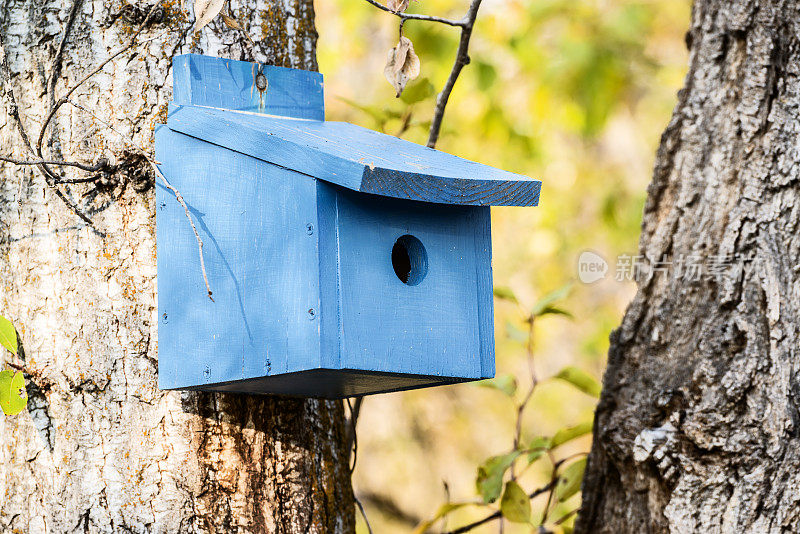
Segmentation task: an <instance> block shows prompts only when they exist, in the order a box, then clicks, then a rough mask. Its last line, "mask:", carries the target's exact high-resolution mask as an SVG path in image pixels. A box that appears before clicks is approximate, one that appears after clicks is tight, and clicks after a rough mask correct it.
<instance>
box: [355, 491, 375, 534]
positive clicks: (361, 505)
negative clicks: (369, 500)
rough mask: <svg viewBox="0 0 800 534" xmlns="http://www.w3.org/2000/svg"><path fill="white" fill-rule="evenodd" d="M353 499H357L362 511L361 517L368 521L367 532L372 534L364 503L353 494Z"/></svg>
mask: <svg viewBox="0 0 800 534" xmlns="http://www.w3.org/2000/svg"><path fill="white" fill-rule="evenodd" d="M353 499H354V500H355V501H356V505H358V509H359V511H360V512H361V517H363V518H364V523H366V525H367V532H369V534H372V526H370V524H369V519H367V512H366V510H364V505H363V504H361V501H359V500H358V497H356V496H353Z"/></svg>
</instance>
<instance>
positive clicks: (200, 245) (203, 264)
mask: <svg viewBox="0 0 800 534" xmlns="http://www.w3.org/2000/svg"><path fill="white" fill-rule="evenodd" d="M148 161H150V164H151V165H152V166H153V169H155V172H156V174H157V175H158V176H159V177H161V180H162V181H163V182H164V185H165V186H166V187H167V189H169V190H170V191H172V192H173V194H174V195H175V198H176V199H178V202H180V204H181V206H183V210H184V212H186V218H187V219H189V224H190V225H191V226H192V231H193V232H194V238H195V239H196V240H197V249H198V253H199V254H200V269H202V271H203V281H204V282H205V283H206V291H208V298H209V300H211V302H214V297H212V296H211V295H212V293H211V286H210V285H208V275H207V274H206V262H205V259H203V240H202V239H201V238H200V234H199V233H198V232H197V227H196V226H195V225H194V220H192V215H191V213H190V212H189V206H187V205H186V201H184V200H183V195H181V192H180V191H178V190H177V189H175V188H174V187H172V184H170V183H169V181H168V180H167V177H166V176H164V174H163V173H162V172H161V170H159V168H158V165H156V163H155V162H154V161H152V160H150V159H149V158H148Z"/></svg>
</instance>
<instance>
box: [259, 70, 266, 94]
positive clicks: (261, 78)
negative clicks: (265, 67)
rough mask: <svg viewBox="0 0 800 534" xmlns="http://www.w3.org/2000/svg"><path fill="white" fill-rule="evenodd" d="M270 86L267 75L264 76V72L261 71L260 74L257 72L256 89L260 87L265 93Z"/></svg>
mask: <svg viewBox="0 0 800 534" xmlns="http://www.w3.org/2000/svg"><path fill="white" fill-rule="evenodd" d="M268 86H269V82H268V81H267V77H266V76H264V73H263V72H259V73H258V74H256V89H258V90H259V91H260V92H262V93H263V92H264V91H266V90H267V87H268Z"/></svg>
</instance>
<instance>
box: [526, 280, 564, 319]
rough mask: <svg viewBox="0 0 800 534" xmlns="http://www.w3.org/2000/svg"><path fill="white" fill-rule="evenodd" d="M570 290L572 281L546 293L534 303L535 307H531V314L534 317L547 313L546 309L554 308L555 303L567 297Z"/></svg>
mask: <svg viewBox="0 0 800 534" xmlns="http://www.w3.org/2000/svg"><path fill="white" fill-rule="evenodd" d="M570 291H572V282H570V283H569V284H566V285H564V286H561V287H560V288H558V289H556V290H555V291H551V292H550V293H548V294H546V295H545V296H543V297H542V298H540V299H539V301H538V302H537V303H536V304H534V305H533V308H531V315H533V316H534V317H539V316H540V315H545V310H548V309H551V308H554V306H553V304H555V303H556V302H558V301H559V300H563V299H564V298H566V296H567V295H569V292H570ZM550 313H552V312H550Z"/></svg>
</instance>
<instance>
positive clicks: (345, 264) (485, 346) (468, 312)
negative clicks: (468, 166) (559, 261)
mask: <svg viewBox="0 0 800 534" xmlns="http://www.w3.org/2000/svg"><path fill="white" fill-rule="evenodd" d="M336 189H338V194H337V195H336V208H335V211H336V214H337V215H336V218H337V249H338V250H337V257H338V258H339V278H338V282H339V283H338V290H339V297H338V302H339V306H340V309H339V315H340V324H341V330H340V339H339V343H340V350H341V355H340V365H341V367H342V368H344V369H360V370H365V371H380V372H390V373H392V372H401V373H409V374H419V375H429V376H441V377H460V378H464V379H478V378H482V377H485V376H486V370H485V369H484V364H483V362H484V361H485V362H489V361H493V358H494V355H493V354H484V351H489V350H492V349H493V345H492V344H489V343H484V342H482V341H481V335H483V334H485V333H487V332H488V330H487V328H482V327H481V326H480V325H479V319H481V318H482V319H483V320H486V317H485V316H483V317H482V314H481V312H480V310H481V309H483V310H486V309H487V308H486V305H487V302H482V303H479V301H478V299H479V296H480V297H482V298H484V299H488V301H489V302H488V306H491V294H490V293H489V294H483V293H479V292H478V291H477V290H476V287H479V286H483V285H485V284H486V281H485V280H478V279H477V276H478V275H479V274H485V269H486V267H483V268H480V269H479V268H477V267H476V266H477V265H478V264H481V263H485V262H488V261H489V260H490V257H489V255H487V254H486V251H485V250H484V249H483V248H480V249H478V248H477V247H476V238H475V236H474V234H475V231H476V228H475V222H476V216H477V218H478V222H482V223H485V220H481V219H482V213H483V211H484V210H486V211H488V208H475V207H469V206H436V205H433V204H428V203H421V202H409V201H404V200H396V199H388V198H383V197H378V196H373V195H365V194H361V193H356V192H353V191H350V190H347V189H344V188H341V187H337V188H336ZM476 210H479V211H481V212H482V213H476ZM404 235H412V236H414V237H416V238H417V239H418V240H419V241H420V242H421V243H422V246H423V247H424V249H425V256H426V260H427V261H426V264H427V273H426V275H425V276H424V277H423V278H422V279H421V281H418V283H417V284H416V285H409V284H407V283H404V282H403V281H401V279H400V278H399V277H398V275H397V274H396V273H395V269H394V267H393V261H392V260H393V258H392V249H393V247H394V245H395V243H396V242H397V240H398V238H400V237H401V236H404ZM480 241H481V245H483V244H484V240H482V239H481V240H480ZM410 263H411V264H414V263H415V261H414V260H413V258H412V260H411V262H410ZM489 284H491V279H490V280H489ZM323 298H325V297H323ZM493 372H494V369H493V368H492V369H491V373H492V374H493ZM489 376H491V375H489Z"/></svg>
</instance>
